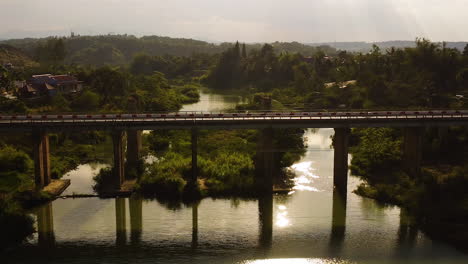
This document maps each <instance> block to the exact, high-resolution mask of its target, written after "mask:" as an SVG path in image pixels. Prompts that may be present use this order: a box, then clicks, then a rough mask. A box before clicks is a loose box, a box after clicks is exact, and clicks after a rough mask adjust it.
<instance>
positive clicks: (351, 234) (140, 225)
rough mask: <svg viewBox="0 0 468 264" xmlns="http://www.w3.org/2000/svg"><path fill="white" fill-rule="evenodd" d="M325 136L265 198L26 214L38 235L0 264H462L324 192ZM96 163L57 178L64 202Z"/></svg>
mask: <svg viewBox="0 0 468 264" xmlns="http://www.w3.org/2000/svg"><path fill="white" fill-rule="evenodd" d="M240 101H241V99H240V98H238V97H235V96H234V97H233V96H222V95H212V94H206V93H202V96H201V101H200V102H199V103H196V104H193V105H188V106H186V107H185V108H184V109H183V110H187V111H202V110H205V111H217V110H222V109H223V108H228V107H232V106H234V105H235V104H236V103H239V102H240ZM331 135H333V129H319V130H315V131H313V130H309V131H307V133H306V135H305V137H306V141H307V144H308V148H307V152H306V154H305V156H304V157H303V158H302V159H301V160H300V161H299V162H297V163H296V164H294V165H293V166H292V167H291V169H292V170H294V171H295V172H296V174H297V178H296V179H295V182H296V186H295V187H294V191H292V192H291V193H289V194H287V195H286V194H284V195H274V196H273V197H271V198H270V199H268V198H266V199H261V200H240V199H211V198H206V199H203V200H202V201H201V202H200V203H199V204H196V205H192V206H185V205H181V206H178V205H171V204H164V203H160V202H158V201H156V200H141V199H137V198H126V199H99V198H87V199H58V200H56V201H54V202H52V203H49V204H47V205H45V206H43V207H41V208H39V209H37V210H36V211H35V213H34V216H35V217H36V219H37V222H38V224H37V225H38V229H39V231H40V232H39V234H35V235H34V236H33V237H32V238H31V239H30V240H29V241H28V242H27V243H25V244H24V245H23V246H21V247H20V248H18V249H17V250H15V251H13V255H12V257H11V258H8V259H7V260H8V263H31V262H33V261H34V263H246V264H247V263H265V264H270V263H271V264H272V263H290V264H294V263H468V256H467V255H464V254H462V253H460V252H458V251H456V250H455V249H453V248H452V247H450V246H448V245H446V244H444V243H442V242H439V241H434V240H431V239H430V238H428V237H427V236H426V235H424V234H423V233H422V232H420V231H419V230H417V228H415V227H414V226H412V225H411V223H410V222H409V221H408V219H407V218H408V217H406V216H405V214H404V212H402V211H401V210H400V209H399V208H398V207H382V206H380V205H378V204H377V203H376V202H374V201H373V200H370V199H366V198H362V197H359V196H357V195H355V194H353V193H352V190H354V189H355V188H356V186H357V185H358V184H359V183H360V181H359V180H358V179H357V178H356V177H353V176H350V177H349V183H348V195H347V199H346V201H347V203H344V202H343V199H342V198H343V197H339V196H338V195H336V194H335V195H334V194H333V149H331V148H330V145H331V139H330V136H331ZM103 166H105V165H102V164H86V165H82V166H80V167H79V168H78V169H77V170H75V171H73V172H70V173H69V174H67V176H66V177H67V178H70V179H71V180H72V185H71V186H70V187H69V189H68V190H67V193H68V194H72V193H73V192H76V193H92V188H91V186H92V183H93V182H92V177H93V176H94V174H95V173H97V171H98V170H99V169H100V168H102V167H103Z"/></svg>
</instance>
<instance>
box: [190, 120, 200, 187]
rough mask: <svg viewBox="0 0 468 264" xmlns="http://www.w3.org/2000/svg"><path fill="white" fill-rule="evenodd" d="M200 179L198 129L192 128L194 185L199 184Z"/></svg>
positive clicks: (192, 179)
mask: <svg viewBox="0 0 468 264" xmlns="http://www.w3.org/2000/svg"><path fill="white" fill-rule="evenodd" d="M197 178H198V129H197V128H196V127H194V128H192V178H191V181H192V182H193V183H196V182H197Z"/></svg>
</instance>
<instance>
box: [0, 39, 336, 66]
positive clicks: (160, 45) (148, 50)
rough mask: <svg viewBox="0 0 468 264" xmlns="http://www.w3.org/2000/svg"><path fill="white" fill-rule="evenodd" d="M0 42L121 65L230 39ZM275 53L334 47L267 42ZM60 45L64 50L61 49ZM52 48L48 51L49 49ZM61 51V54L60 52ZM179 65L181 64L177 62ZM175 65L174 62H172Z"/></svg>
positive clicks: (48, 57) (35, 53)
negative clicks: (213, 41)
mask: <svg viewBox="0 0 468 264" xmlns="http://www.w3.org/2000/svg"><path fill="white" fill-rule="evenodd" d="M0 43H3V44H7V45H10V46H13V47H15V48H17V49H20V50H22V51H24V52H25V53H26V54H28V55H29V56H30V57H35V58H36V59H37V60H39V61H42V58H44V57H45V61H48V62H49V61H56V59H59V60H61V59H63V60H64V62H65V63H66V64H75V65H93V66H104V65H125V64H128V63H130V62H131V61H132V60H133V58H134V57H135V56H137V55H138V54H142V53H143V54H148V55H149V56H166V55H169V56H177V57H190V56H192V55H193V56H198V55H200V54H207V55H217V54H219V53H221V52H223V51H224V50H226V49H228V48H230V47H232V46H234V45H233V44H232V43H222V44H219V45H217V44H212V43H208V42H204V41H199V40H193V39H182V38H170V37H161V36H144V37H140V38H138V37H135V36H131V35H103V36H73V37H69V38H54V37H49V38H42V39H32V38H27V39H13V40H6V41H2V42H0ZM261 45H262V44H247V45H245V46H246V52H247V51H250V50H252V49H259V48H261ZM271 45H272V46H273V47H274V49H275V51H276V52H277V53H281V52H291V53H301V54H304V55H305V56H310V55H312V54H315V53H316V52H317V50H319V49H320V50H324V51H325V52H327V53H328V54H330V55H333V54H334V53H335V52H336V51H335V50H334V49H333V48H331V47H330V46H325V45H323V46H319V47H312V46H309V45H304V44H300V43H298V42H289V43H288V42H274V43H271ZM63 48H64V50H65V54H63V53H62V51H63ZM50 51H52V52H50ZM63 55H64V56H63ZM181 65H182V64H181ZM175 66H176V67H179V66H178V65H175Z"/></svg>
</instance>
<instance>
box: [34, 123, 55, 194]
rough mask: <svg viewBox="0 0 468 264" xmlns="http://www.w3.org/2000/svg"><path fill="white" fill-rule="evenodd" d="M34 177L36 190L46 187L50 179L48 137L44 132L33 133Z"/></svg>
mask: <svg viewBox="0 0 468 264" xmlns="http://www.w3.org/2000/svg"><path fill="white" fill-rule="evenodd" d="M33 153H34V176H35V183H36V188H37V189H42V188H44V187H45V186H47V185H48V184H49V183H50V181H51V179H50V155H49V154H50V151H49V136H48V135H47V133H46V132H44V131H34V132H33Z"/></svg>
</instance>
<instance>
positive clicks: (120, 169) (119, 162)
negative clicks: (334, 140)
mask: <svg viewBox="0 0 468 264" xmlns="http://www.w3.org/2000/svg"><path fill="white" fill-rule="evenodd" d="M124 137H125V132H124V131H114V132H113V133H112V142H113V146H114V177H115V178H114V179H115V184H116V185H117V186H121V185H122V184H123V183H124V181H125V141H124Z"/></svg>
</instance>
